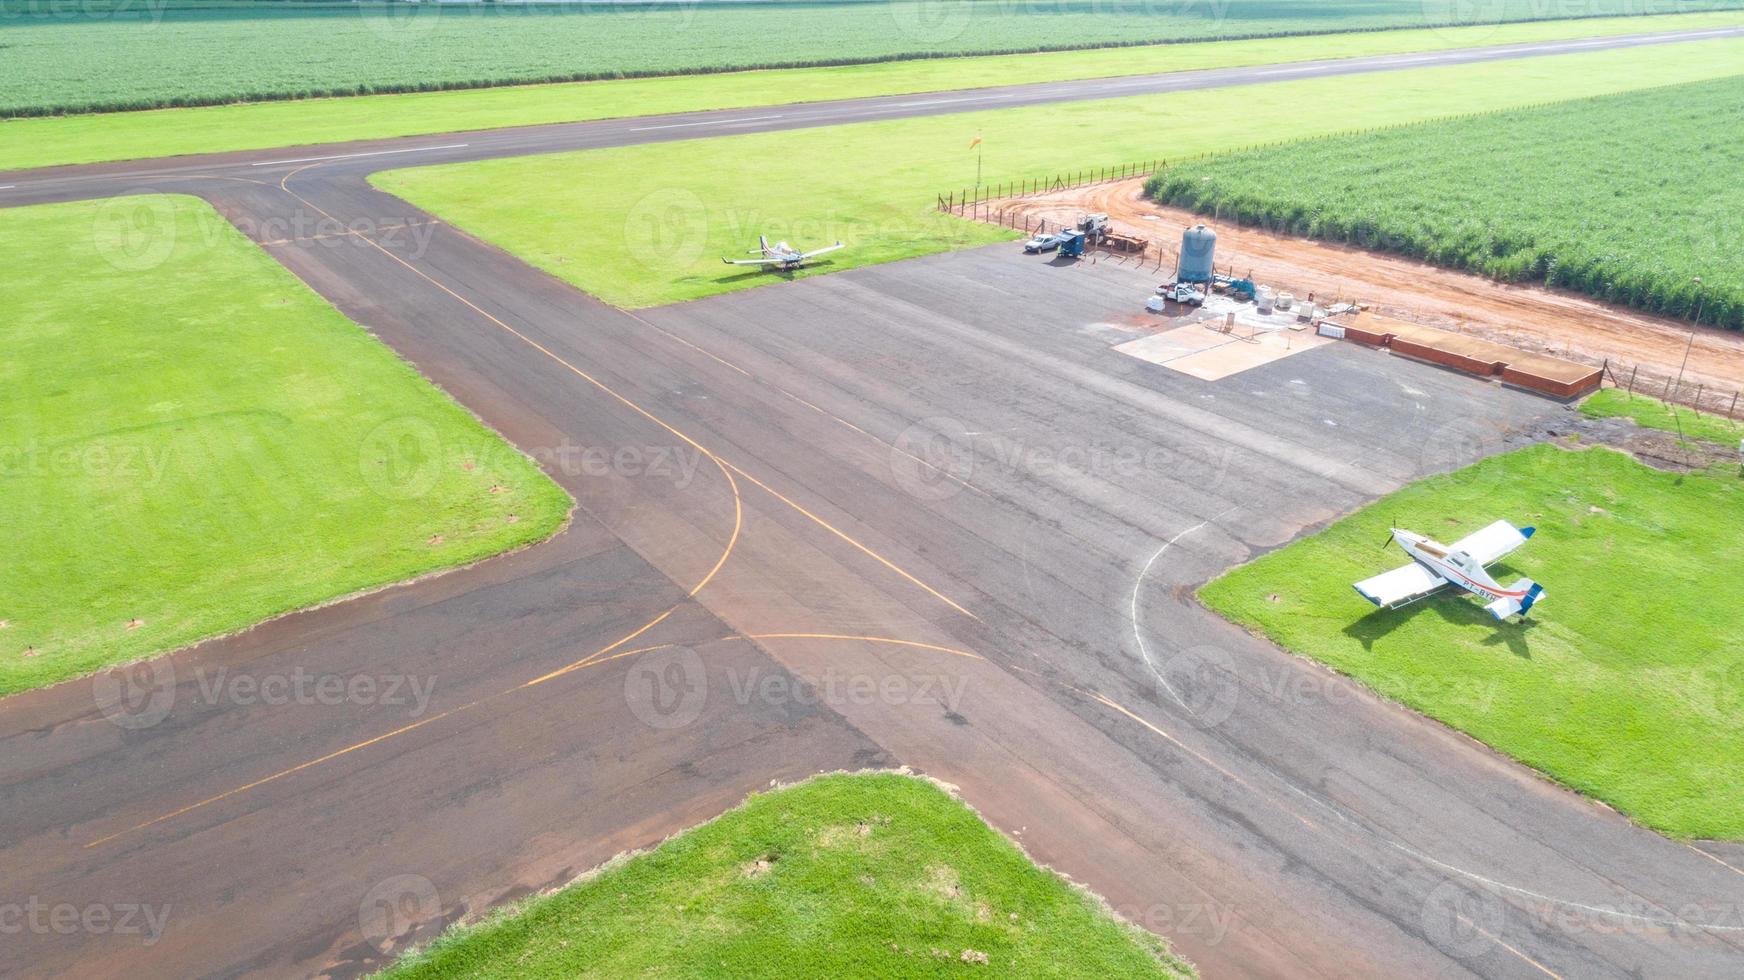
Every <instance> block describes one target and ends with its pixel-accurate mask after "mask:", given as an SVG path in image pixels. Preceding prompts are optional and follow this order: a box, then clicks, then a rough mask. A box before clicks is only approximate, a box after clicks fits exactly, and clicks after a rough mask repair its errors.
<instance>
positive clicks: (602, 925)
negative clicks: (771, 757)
mask: <svg viewBox="0 0 1744 980" xmlns="http://www.w3.org/2000/svg"><path fill="white" fill-rule="evenodd" d="M982 957H985V959H982ZM965 971H970V972H971V973H973V972H974V971H985V972H989V975H992V976H1013V977H1178V978H1184V977H1191V976H1193V975H1194V973H1193V970H1192V968H1191V967H1190V966H1189V965H1187V964H1186V963H1185V962H1183V961H1182V960H1180V959H1178V958H1176V957H1175V956H1173V955H1172V954H1171V953H1170V951H1169V948H1168V945H1167V943H1165V942H1164V941H1163V940H1161V939H1158V938H1157V937H1156V936H1153V935H1151V934H1149V933H1146V932H1143V931H1140V930H1139V929H1137V928H1134V927H1132V926H1129V925H1125V924H1123V923H1121V922H1119V921H1117V920H1115V919H1114V918H1113V917H1111V916H1110V915H1109V914H1108V913H1107V911H1106V910H1105V909H1104V908H1103V906H1102V905H1101V904H1100V903H1099V902H1097V901H1096V900H1095V899H1094V898H1093V897H1091V896H1090V895H1088V894H1086V893H1084V892H1083V891H1080V890H1079V889H1077V888H1074V887H1072V886H1071V885H1070V884H1068V883H1067V882H1065V881H1064V880H1062V879H1061V878H1060V877H1059V876H1057V875H1055V874H1054V873H1053V872H1051V871H1046V870H1044V869H1042V868H1038V867H1036V866H1035V865H1034V864H1032V863H1031V862H1030V861H1029V859H1028V858H1026V857H1024V855H1023V854H1022V852H1020V851H1019V850H1018V849H1017V848H1016V847H1014V846H1013V845H1012V844H1011V842H1010V841H1008V840H1006V839H1005V838H1004V837H1002V836H1000V835H999V834H998V833H997V832H996V831H994V830H993V829H992V828H990V827H988V826H987V825H986V824H985V823H983V822H982V821H981V819H980V818H979V817H977V816H976V815H975V813H974V812H973V811H971V810H970V809H969V808H968V807H966V806H964V805H963V804H962V803H960V802H958V801H956V800H954V799H952V798H951V797H950V796H948V795H946V794H945V793H944V792H943V791H942V790H940V789H939V788H938V787H936V786H934V785H933V784H932V783H929V782H926V781H924V780H921V779H917V778H915V777H911V776H901V775H895V774H866V775H852V776H849V775H834V776H823V777H819V778H817V779H813V780H811V781H809V782H806V783H802V784H800V785H798V786H793V787H788V788H785V789H778V790H775V791H772V792H769V793H762V794H758V795H755V796H753V797H751V798H750V799H749V800H748V801H747V802H746V803H745V804H744V805H743V806H741V807H739V808H737V809H735V810H732V811H729V812H728V813H726V814H725V815H723V816H721V817H719V818H718V819H716V820H714V821H712V822H710V823H707V824H704V825H702V826H700V827H697V828H695V829H693V830H690V831H687V832H686V833H684V834H682V835H679V836H677V837H674V838H673V839H671V840H668V841H667V842H665V843H664V844H662V845H660V846H659V847H658V848H656V849H654V850H653V851H650V852H648V853H646V854H642V855H639V856H636V857H632V858H630V859H629V860H627V861H623V862H621V863H616V864H613V865H609V866H608V867H606V868H605V869H604V870H602V871H601V872H599V873H598V874H596V875H594V876H592V877H590V878H588V879H586V880H584V881H582V882H580V883H578V884H575V885H572V886H570V887H568V888H566V889H563V890H562V891H559V892H556V893H555V894H552V895H549V896H545V897H540V898H534V899H531V900H529V901H526V902H523V903H521V904H520V905H519V906H516V907H512V908H509V909H506V910H503V911H501V912H499V913H497V914H495V915H493V916H492V917H490V918H489V919H487V920H486V921H484V922H483V923H481V924H479V925H476V926H473V927H470V928H461V929H457V930H454V931H452V932H450V933H448V934H447V935H445V936H443V937H442V938H441V939H439V940H438V941H437V942H436V943H435V944H433V945H432V946H431V947H430V948H429V949H426V950H423V951H421V952H416V953H414V954H412V955H410V956H409V957H407V958H406V959H404V960H402V961H401V962H400V963H398V964H397V965H395V966H394V967H392V968H390V969H389V970H387V971H386V972H385V973H383V974H381V975H382V976H385V977H389V978H393V980H411V978H422V977H471V978H489V977H503V978H509V977H514V978H521V977H575V976H604V977H630V976H662V977H750V976H760V977H899V976H900V977H930V976H960V975H964V973H965Z"/></svg>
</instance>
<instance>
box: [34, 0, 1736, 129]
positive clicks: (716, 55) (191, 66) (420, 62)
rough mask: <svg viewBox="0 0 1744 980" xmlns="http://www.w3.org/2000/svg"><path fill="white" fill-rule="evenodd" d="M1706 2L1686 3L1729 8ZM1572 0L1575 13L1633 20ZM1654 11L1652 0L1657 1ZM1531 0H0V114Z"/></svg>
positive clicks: (1284, 23) (1105, 39) (1473, 16)
mask: <svg viewBox="0 0 1744 980" xmlns="http://www.w3.org/2000/svg"><path fill="white" fill-rule="evenodd" d="M1740 5H1741V4H1740V2H1739V0H1701V2H1696V3H1690V4H1684V5H1680V6H1681V7H1682V9H1684V10H1686V11H1688V10H1711V9H1733V10H1735V9H1738V8H1739V7H1740ZM1640 10H1641V5H1640V4H1638V3H1631V2H1629V0H1587V2H1585V3H1583V4H1581V5H1580V8H1579V10H1578V12H1577V13H1578V14H1579V15H1580V16H1582V17H1595V16H1607V15H1619V14H1634V13H1637V12H1639V11H1640ZM1656 12H1657V11H1656ZM1563 14H1564V12H1563V11H1560V10H1552V9H1547V8H1546V6H1545V5H1544V4H1543V3H1542V2H1535V0H1493V2H1491V3H1486V4H1484V5H1483V6H1482V8H1481V9H1478V10H1468V9H1466V6H1465V5H1463V4H1459V3H1455V2H1453V0H1352V2H1347V3H1341V4H1327V3H1324V2H1321V0H1223V2H1219V3H1215V4H1194V3H1168V4H1158V3H1154V2H1150V0H1058V2H1053V3H1047V4H1014V3H1005V2H988V0H803V2H802V0H788V2H761V3H665V4H661V3H623V4H615V3H614V4H597V5H579V4H570V5H563V6H556V5H543V6H541V5H533V4H526V5H497V4H490V5H483V4H472V5H462V6H447V5H438V4H419V5H407V4H385V5H384V4H381V3H374V2H371V3H362V4H303V3H296V4H290V3H273V4H234V5H222V6H220V5H206V4H199V5H185V4H169V5H165V4H163V3H156V2H147V0H138V2H132V3H117V4H93V5H86V4H75V3H61V4H54V3H52V2H43V0H38V2H33V3H21V2H9V3H5V4H0V30H4V31H5V50H6V67H7V70H6V72H5V74H4V75H3V76H0V117H3V116H11V115H30V114H36V113H44V112H57V111H61V112H66V111H72V112H85V111H111V110H118V109H141V108H152V107H159V106H170V105H210V104H217V103H225V102H236V101H260V100H265V99H280V98H306V97H310V96H319V95H356V94H364V93H369V92H382V91H419V90H429V89H441V88H453V87H462V86H478V85H487V84H493V83H504V82H532V81H568V80H576V79H591V78H612V77H623V76H638V75H670V74H683V73H688V72H696V71H721V70H727V69H747V68H776V67H798V66H805V65H816V64H852V63H858V62H871V61H884V60H891V59H902V58H926V57H941V56H950V55H960V54H988V53H995V52H1012V51H1037V50H1060V49H1070V48H1086V47H1100V46H1109V45H1120V44H1137V43H1156V42H1176V41H1195V40H1208V39H1218V38H1238V37H1269V36H1277V35H1283V34H1302V33H1327V32H1337V31H1349V30H1365V29H1377V28H1397V27H1407V28H1419V27H1436V26H1441V25H1448V24H1460V23H1468V24H1469V23H1474V22H1495V21H1518V20H1530V19H1554V18H1556V17H1558V16H1562V15H1563Z"/></svg>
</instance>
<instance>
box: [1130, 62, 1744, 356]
mask: <svg viewBox="0 0 1744 980" xmlns="http://www.w3.org/2000/svg"><path fill="white" fill-rule="evenodd" d="M1741 114H1744V76H1740V77H1732V78H1724V79H1719V80H1716V81H1706V82H1697V83H1693V84H1688V85H1675V86H1665V87H1661V88H1656V89H1649V90H1645V91H1641V92H1635V93H1630V94H1626V95H1615V96H1606V97H1601V98H1595V99H1586V100H1582V101H1578V102H1569V103H1563V104H1558V105H1550V106H1544V107H1540V108H1535V109H1528V110H1521V111H1512V112H1505V113H1497V114H1490V115H1478V116H1472V117H1467V118H1461V119H1453V120H1442V121H1438V122H1432V123H1424V124H1418V125H1412V126H1406V127H1401V128H1397V129H1391V130H1384V131H1375V132H1368V133H1358V134H1353V135H1346V136H1335V137H1328V138H1324V139H1319V140H1312V141H1307V142H1301V143H1295V144H1285V145H1279V146H1272V147H1266V148H1263V149H1255V150H1247V151H1242V152H1238V153H1231V154H1226V155H1221V156H1216V157H1211V158H1207V159H1203V160H1198V161H1193V162H1189V163H1182V164H1177V165H1175V166H1172V167H1170V168H1169V169H1168V170H1166V171H1165V172H1163V173H1161V174H1159V175H1157V176H1156V177H1154V178H1152V180H1151V181H1150V183H1149V185H1148V188H1147V190H1148V192H1149V193H1150V195H1151V196H1152V197H1154V198H1156V199H1158V200H1160V201H1163V202H1165V203H1168V204H1173V205H1176V206H1180V207H1186V208H1190V209H1192V210H1195V211H1198V212H1201V213H1204V214H1210V215H1213V216H1215V217H1216V218H1218V219H1220V220H1225V221H1235V222H1237V223H1239V224H1244V225H1258V226H1262V227H1266V228H1268V229H1271V230H1273V231H1276V232H1278V233H1281V234H1290V235H1300V236H1306V237H1309V238H1317V239H1323V240H1327V241H1334V242H1340V243H1345V244H1352V245H1357V246H1360V247H1363V248H1368V249H1372V250H1375V251H1382V252H1391V253H1397V254H1401V255H1407V256H1410V257H1412V258H1417V259H1422V260H1424V261H1427V262H1431V263H1434V264H1436V265H1441V266H1447V267H1450V268H1455V269H1465V270H1469V271H1472V272H1478V273H1482V274H1484V275H1487V276H1490V277H1492V278H1495V279H1498V280H1501V281H1503V282H1534V283H1543V284H1545V285H1549V286H1553V287H1558V288H1563V289H1569V290H1573V291H1576V292H1581V293H1585V294H1588V295H1591V296H1594V297H1597V298H1599V299H1602V300H1606V301H1608V302H1612V303H1617V304H1621V305H1626V306H1632V307H1635V308H1637V309H1641V310H1646V311H1648V312H1650V313H1656V314H1660V315H1664V316H1670V317H1678V318H1685V319H1700V321H1701V322H1703V323H1709V324H1715V325H1718V326H1722V327H1725V328H1727V329H1731V330H1739V329H1744V182H1740V181H1738V180H1737V179H1735V177H1736V175H1737V174H1738V173H1740V172H1741V168H1744V129H1741V128H1740V127H1738V125H1737V123H1736V121H1737V119H1738V118H1740V115H1741ZM1698 279H1699V280H1700V282H1698V281H1697V280H1698Z"/></svg>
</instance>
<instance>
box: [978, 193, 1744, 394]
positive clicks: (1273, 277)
mask: <svg viewBox="0 0 1744 980" xmlns="http://www.w3.org/2000/svg"><path fill="white" fill-rule="evenodd" d="M1143 184H1144V181H1143V180H1142V179H1137V180H1126V181H1115V182H1109V183H1105V184H1092V185H1089V186H1086V187H1077V188H1072V189H1069V190H1064V191H1057V192H1054V193H1051V194H1041V195H1035V196H1031V197H1027V198H1018V199H1012V200H1007V201H1000V202H993V203H991V204H990V205H988V207H989V208H990V209H993V210H998V209H1001V208H1003V209H1004V210H1005V211H1006V212H1007V214H1008V215H1009V214H1010V213H1013V212H1016V213H1019V214H1024V215H1030V216H1035V217H1041V218H1046V219H1047V220H1048V222H1049V223H1050V224H1052V223H1058V222H1061V221H1068V222H1070V221H1076V220H1077V219H1078V217H1079V216H1080V215H1081V214H1083V213H1084V212H1086V211H1102V212H1106V213H1107V214H1108V215H1109V217H1110V219H1111V220H1112V221H1113V223H1114V225H1115V227H1116V229H1117V230H1119V231H1121V232H1124V233H1127V234H1133V235H1140V236H1142V237H1145V238H1148V239H1150V240H1151V241H1152V242H1155V243H1156V244H1158V245H1160V246H1161V247H1162V249H1163V255H1164V256H1165V259H1164V263H1163V264H1164V267H1165V268H1172V265H1173V260H1174V255H1175V252H1176V250H1177V249H1178V247H1179V245H1180V241H1181V231H1182V230H1183V229H1184V228H1185V227H1186V226H1187V225H1188V224H1192V223H1195V222H1197V221H1198V220H1199V219H1198V218H1197V217H1195V216H1194V215H1193V214H1192V213H1191V212H1188V211H1181V210H1177V209H1173V208H1164V207H1159V206H1157V205H1156V204H1154V203H1152V202H1150V201H1148V200H1145V199H1144V197H1143ZM1217 234H1218V242H1217V245H1218V251H1217V255H1218V260H1217V261H1218V266H1219V268H1223V267H1225V266H1227V265H1231V264H1233V265H1234V267H1235V270H1236V272H1237V273H1240V274H1246V273H1247V272H1248V271H1249V270H1252V272H1253V273H1254V275H1255V278H1257V279H1258V280H1259V281H1261V282H1265V283H1268V284H1270V285H1272V286H1275V287H1277V288H1278V289H1280V290H1287V291H1289V292H1293V293H1295V294H1296V295H1297V296H1301V297H1305V296H1306V295H1307V294H1308V293H1314V294H1315V295H1316V296H1317V297H1319V298H1320V299H1322V300H1330V299H1333V298H1343V299H1355V300H1358V301H1360V302H1364V303H1368V304H1371V305H1372V306H1373V308H1374V309H1376V310H1378V311H1379V312H1382V313H1385V314H1388V315H1390V316H1397V317H1402V318H1404V319H1408V320H1415V321H1417V322H1420V323H1424V324H1428V325H1431V326H1436V327H1440V328H1442V329H1447V330H1458V331H1461V332H1463V333H1469V334H1473V335H1476V336H1479V337H1483V338H1485V339H1487V340H1494V341H1498V342H1500V343H1505V344H1508V345H1510V346H1513V347H1519V348H1522V349H1524V350H1532V351H1545V352H1550V353H1554V354H1557V355H1559V356H1563V357H1569V358H1572V359H1575V360H1580V361H1587V362H1590V363H1593V364H1599V363H1602V362H1603V361H1605V360H1606V359H1607V358H1608V359H1609V360H1610V362H1611V367H1612V370H1613V371H1615V372H1616V373H1617V375H1618V376H1619V377H1621V378H1623V379H1627V378H1628V377H1629V373H1630V371H1632V370H1633V369H1634V368H1635V366H1636V365H1639V366H1640V378H1641V379H1642V380H1643V381H1645V380H1646V379H1648V378H1649V377H1651V378H1654V379H1660V383H1661V384H1663V379H1665V378H1671V377H1675V376H1676V375H1677V373H1678V367H1679V365H1680V363H1681V362H1682V361H1683V358H1684V350H1685V348H1686V346H1688V344H1689V337H1690V328H1689V325H1688V324H1686V323H1681V322H1679V321H1676V320H1667V319H1664V318H1661V317H1654V316H1648V315H1646V314H1642V313H1636V312H1633V311H1629V310H1623V309H1620V308H1617V307H1613V306H1608V305H1606V304H1604V303H1599V302H1596V301H1594V300H1591V299H1587V298H1585V297H1582V296H1577V295H1574V294H1572V293H1564V292H1559V291H1555V290H1550V289H1545V288H1543V287H1538V286H1508V285H1502V284H1499V283H1496V282H1493V281H1491V280H1489V279H1485V278H1482V277H1480V276H1473V275H1468V274H1466V273H1461V272H1453V271H1450V270H1447V269H1441V268H1437V267H1435V266H1431V265H1426V264H1424V263H1421V262H1414V261H1411V260H1410V259H1405V258H1400V257H1396V256H1385V255H1377V254H1375V253H1372V252H1365V251H1362V250H1360V249H1355V248H1349V247H1346V246H1341V245H1331V244H1327V243H1324V242H1315V241H1311V240H1308V239H1303V238H1287V237H1282V236H1277V235H1272V234H1267V233H1265V232H1262V231H1258V230H1256V229H1251V228H1240V227H1237V226H1235V225H1231V224H1219V225H1217ZM1151 254H1152V259H1153V261H1154V258H1155V254H1156V253H1155V252H1154V251H1153V252H1152V253H1151ZM1619 365H1621V367H1619ZM1684 378H1685V382H1686V385H1685V387H1686V388H1688V387H1690V386H1691V385H1692V384H1702V385H1705V386H1707V388H1709V389H1710V390H1712V389H1716V388H1717V389H1724V391H1725V392H1726V394H1725V401H1723V402H1721V403H1720V404H1719V406H1718V407H1719V408H1720V409H1721V410H1722V411H1723V410H1724V409H1725V408H1726V403H1727V402H1729V401H1730V398H1731V393H1732V392H1734V391H1738V390H1740V389H1744V334H1738V333H1727V332H1722V331H1718V330H1712V329H1703V330H1701V331H1699V332H1697V334H1696V339H1695V346H1694V348H1693V350H1692V351H1691V353H1690V357H1689V367H1688V369H1687V371H1686V372H1685V375H1684ZM1689 394H1690V393H1689V392H1688V391H1686V392H1685V395H1686V399H1687V396H1688V395H1689ZM1703 404H1704V406H1706V407H1709V408H1712V407H1715V401H1714V399H1713V398H1712V397H1708V398H1704V399H1703Z"/></svg>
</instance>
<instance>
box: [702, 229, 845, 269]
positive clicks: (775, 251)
mask: <svg viewBox="0 0 1744 980" xmlns="http://www.w3.org/2000/svg"><path fill="white" fill-rule="evenodd" d="M757 244H758V245H759V246H761V247H760V248H754V249H751V251H750V252H749V253H748V254H751V255H760V256H762V258H757V259H728V258H723V259H721V261H722V262H725V263H726V264H728V265H761V266H774V267H775V268H778V269H797V268H799V267H800V266H802V265H804V264H806V263H807V262H810V261H811V260H812V259H815V258H817V257H818V256H820V255H822V254H824V253H825V252H834V251H835V250H836V249H838V248H841V247H842V243H841V242H837V243H835V244H834V245H831V246H829V247H827V248H820V249H818V250H817V251H815V252H801V251H800V250H799V249H797V248H794V247H793V246H792V245H789V244H787V243H786V242H776V243H775V247H774V248H770V247H769V239H768V238H766V237H765V236H763V235H758V236H757Z"/></svg>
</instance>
